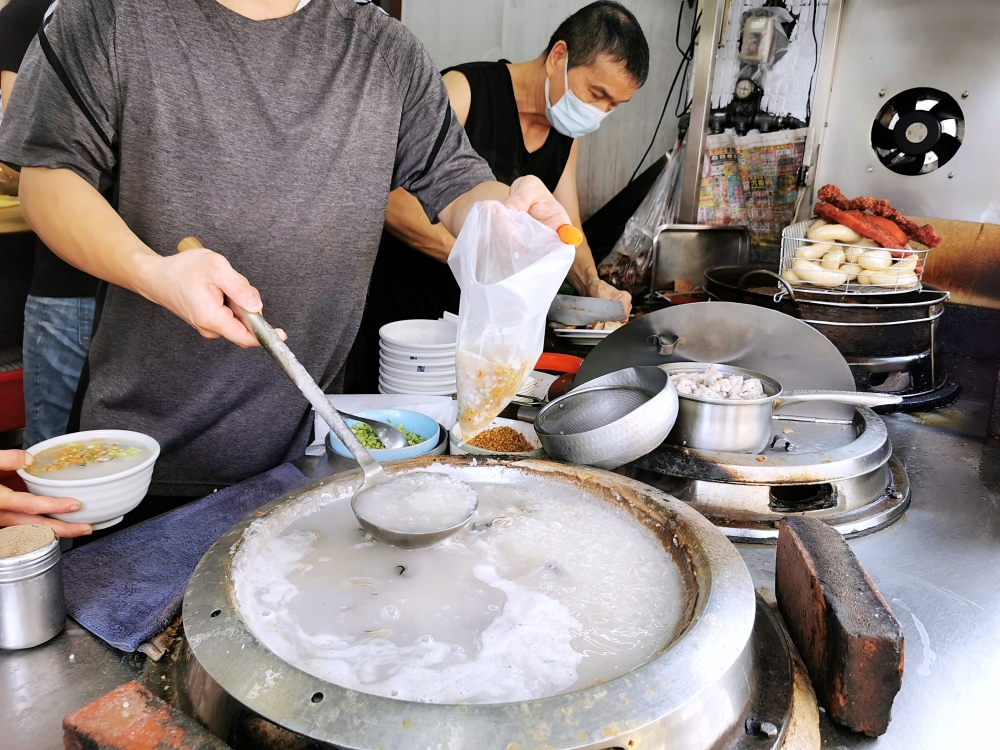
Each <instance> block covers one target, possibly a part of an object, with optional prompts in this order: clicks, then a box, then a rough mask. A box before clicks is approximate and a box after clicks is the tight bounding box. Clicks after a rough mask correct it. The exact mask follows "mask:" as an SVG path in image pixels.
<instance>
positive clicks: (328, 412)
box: [177, 237, 382, 481]
mask: <svg viewBox="0 0 1000 750" xmlns="http://www.w3.org/2000/svg"><path fill="white" fill-rule="evenodd" d="M198 247H204V245H202V244H201V242H199V241H198V239H197V238H196V237H185V238H184V239H183V240H181V241H180V242H179V243H177V252H179V253H183V252H184V251H185V250H192V249H194V248H198ZM226 305H228V306H229V308H230V309H231V310H232V311H233V313H234V314H235V315H236V317H237V318H239V319H240V321H241V322H242V323H243V325H245V326H246V327H247V330H248V331H250V332H251V333H253V335H254V336H256V337H257V341H259V342H260V345H261V346H262V347H263V348H264V351H266V352H267V353H268V354H270V355H271V357H272V358H273V359H274V361H275V362H277V363H278V366H279V367H281V369H282V370H284V371H285V374H286V375H287V376H288V377H289V378H290V379H291V381H292V382H293V383H295V386H296V387H297V388H298V389H299V390H300V391H301V392H302V395H303V396H305V397H306V400H308V401H309V403H310V404H312V407H313V408H314V409H315V410H316V413H317V414H319V415H320V417H321V418H322V419H323V421H324V422H326V423H327V424H328V425H329V426H330V429H331V430H333V433H334V434H335V435H336V436H337V437H338V438H340V441H341V442H342V443H343V444H344V445H345V446H347V450H349V451H350V452H351V455H352V456H354V459H355V460H356V461H357V462H358V463H359V464H360V465H361V469H362V471H364V473H365V479H366V481H367V480H369V479H373V478H374V477H376V476H377V475H380V474H381V473H382V467H381V466H380V465H379V463H378V462H377V461H376V460H375V459H374V458H372V454H371V453H369V452H368V451H367V449H366V448H365V447H364V446H363V445H362V444H361V441H360V440H358V438H357V436H356V435H355V434H354V433H353V432H351V428H350V427H348V426H347V422H345V421H344V420H343V418H342V417H341V416H340V415H339V414H338V413H337V410H336V409H334V408H333V404H331V403H330V400H329V399H328V398H327V397H326V394H325V393H323V390H322V389H321V388H320V387H319V386H318V385H316V381H315V380H313V379H312V376H311V375H310V374H309V372H308V371H307V370H306V368H305V367H303V366H302V363H301V362H299V360H298V359H296V358H295V355H294V354H293V353H292V350H291V349H289V348H288V345H287V344H286V343H285V342H284V341H282V340H281V336H279V335H278V333H277V332H276V331H275V330H274V329H273V328H272V327H271V326H270V324H269V323H268V322H267V321H266V320H264V316H263V315H261V314H260V313H252V312H249V311H248V310H246V309H244V308H243V307H242V306H240V305H238V304H236V303H235V302H233V301H232V300H231V299H229V297H226Z"/></svg>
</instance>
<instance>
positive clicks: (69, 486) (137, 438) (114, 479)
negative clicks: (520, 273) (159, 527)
mask: <svg viewBox="0 0 1000 750" xmlns="http://www.w3.org/2000/svg"><path fill="white" fill-rule="evenodd" d="M98 438H104V439H105V440H125V441H128V442H131V443H137V444H139V445H141V446H143V447H144V448H147V449H149V451H150V455H149V457H147V458H146V460H145V461H143V462H142V463H141V464H139V465H138V466H133V467H131V468H129V469H125V470H124V471H121V472H119V473H117V474H109V475H108V476H106V477H94V478H92V479H48V478H46V477H36V476H35V475H33V474H29V473H28V472H26V471H25V470H24V469H18V470H17V474H18V476H20V477H21V479H23V480H24V483H25V484H26V485H28V489H29V490H30V491H31V492H32V493H33V494H35V495H47V496H49V497H72V498H73V499H75V500H79V501H80V504H81V505H82V506H83V507H82V508H81V509H80V510H77V511H73V512H72V513H53V514H50V515H51V516H52V517H53V518H58V519H59V520H60V521H66V522H67V523H89V524H90V525H91V526H93V527H94V530H95V531H96V530H98V529H105V528H107V527H108V526H114V525H115V524H116V523H119V522H120V521H121V520H122V516H124V515H125V514H126V513H128V512H129V511H130V510H132V509H133V508H135V507H136V506H137V505H138V504H139V502H140V501H141V500H142V498H144V497H145V496H146V491H147V490H148V489H149V482H150V480H151V479H152V477H153V465H154V464H155V463H156V459H157V458H158V457H159V455H160V444H159V443H157V442H156V441H155V440H153V438H151V437H150V436H149V435H143V434H142V433H141V432H132V431H130V430H88V431H86V432H74V433H70V434H69V435H60V436H59V437H54V438H50V439H49V440H43V441H42V442H40V443H38V444H37V445H33V446H31V447H30V448H28V453H30V454H31V455H33V456H34V455H37V454H38V453H41V452H42V451H44V450H46V449H48V448H53V447H55V446H57V445H63V444H65V443H72V442H80V441H84V440H94V439H98Z"/></svg>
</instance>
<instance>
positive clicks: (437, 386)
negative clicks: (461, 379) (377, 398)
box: [378, 370, 457, 391]
mask: <svg viewBox="0 0 1000 750" xmlns="http://www.w3.org/2000/svg"><path fill="white" fill-rule="evenodd" d="M378 376H379V378H380V379H381V380H383V381H384V382H385V384H386V385H388V386H391V387H392V388H406V389H407V390H409V389H412V388H416V389H420V390H427V391H443V390H446V389H448V388H451V389H452V390H454V389H455V388H456V387H457V383H456V382H455V379H454V378H440V379H435V380H416V379H410V378H396V377H393V376H392V375H390V374H388V373H386V372H383V371H381V370H379V374H378Z"/></svg>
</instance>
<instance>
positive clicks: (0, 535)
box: [0, 523, 56, 559]
mask: <svg viewBox="0 0 1000 750" xmlns="http://www.w3.org/2000/svg"><path fill="white" fill-rule="evenodd" d="M55 538H56V532H54V531H53V530H52V529H50V528H49V527H48V526H41V525H39V524H36V523H32V524H26V525H24V526H8V527H6V528H4V529H0V559H5V558H9V557H20V556H21V555H26V554H28V553H29V552H35V551H37V550H40V549H41V548H42V547H46V546H48V545H49V544H51V543H52V540H53V539H55Z"/></svg>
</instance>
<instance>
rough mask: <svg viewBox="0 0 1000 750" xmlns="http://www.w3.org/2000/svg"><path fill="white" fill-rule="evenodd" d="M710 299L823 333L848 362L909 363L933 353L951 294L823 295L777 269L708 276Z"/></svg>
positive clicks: (733, 269) (730, 269) (722, 270)
mask: <svg viewBox="0 0 1000 750" xmlns="http://www.w3.org/2000/svg"><path fill="white" fill-rule="evenodd" d="M705 290H706V291H707V292H708V294H709V296H710V297H711V298H713V299H716V300H721V301H725V302H742V303H745V304H751V305H758V306H760V307H767V308H770V309H772V310H779V311H781V312H783V313H785V314H787V315H791V316H792V317H795V318H799V319H800V320H802V321H803V322H805V323H808V324H809V325H811V326H812V327H813V328H815V329H816V330H817V331H819V332H820V333H822V334H823V335H824V336H826V337H827V338H828V339H830V341H831V342H833V344H834V345H835V346H836V347H837V349H838V350H839V351H840V353H841V354H843V355H844V356H845V357H871V356H874V355H877V356H879V357H905V356H911V355H917V354H923V353H925V352H927V351H929V350H930V349H931V348H932V346H933V342H934V336H935V333H936V330H937V325H938V319H939V318H940V317H941V316H942V315H943V314H944V303H945V302H946V301H947V300H948V297H949V296H950V295H949V292H946V291H943V290H941V289H935V288H933V287H928V286H925V287H924V288H923V289H919V290H915V291H912V292H905V293H902V294H884V295H874V294H873V295H856V294H840V295H831V294H819V293H811V292H808V291H805V290H802V289H798V288H794V287H791V286H790V285H788V284H787V283H786V282H784V281H783V280H782V279H780V278H779V277H778V274H777V273H776V272H775V268H774V267H773V266H721V267H719V268H712V269H709V270H708V271H706V272H705Z"/></svg>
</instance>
